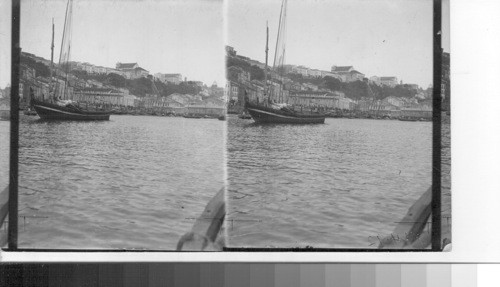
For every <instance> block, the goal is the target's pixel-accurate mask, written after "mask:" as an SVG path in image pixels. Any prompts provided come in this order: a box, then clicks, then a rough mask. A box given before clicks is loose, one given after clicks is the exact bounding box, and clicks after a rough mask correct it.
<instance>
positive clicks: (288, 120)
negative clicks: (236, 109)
mask: <svg viewBox="0 0 500 287" xmlns="http://www.w3.org/2000/svg"><path fill="white" fill-rule="evenodd" d="M246 108H247V110H248V113H249V114H250V116H252V119H253V120H254V121H255V122H256V123H260V124H324V123H325V116H323V115H302V114H300V113H292V112H286V111H278V110H275V109H272V108H266V107H258V106H255V105H251V104H248V105H247V107H246Z"/></svg>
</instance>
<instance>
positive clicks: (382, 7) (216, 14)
mask: <svg viewBox="0 0 500 287" xmlns="http://www.w3.org/2000/svg"><path fill="white" fill-rule="evenodd" d="M21 3H22V10H21V45H22V48H23V51H27V52H32V53H35V54H37V55H40V56H42V57H44V58H46V59H50V39H51V23H52V17H54V22H55V24H56V31H55V45H56V47H55V53H54V57H55V60H56V61H57V59H58V57H59V48H60V44H61V37H62V28H63V23H64V13H65V6H66V0H22V1H21ZM449 3H450V1H449V0H443V40H442V41H443V48H444V50H445V51H446V52H450V39H449V35H450V31H449V29H450V26H449V18H450V10H449V5H450V4H449ZM74 5H75V6H74V13H73V14H74V15H73V23H74V31H73V49H72V59H73V60H77V61H86V62H90V63H93V64H96V65H102V66H109V67H114V66H115V64H116V62H118V61H121V62H138V63H139V65H141V66H142V67H144V68H145V69H147V70H148V71H150V72H152V73H156V72H163V73H182V74H183V76H187V77H188V79H192V80H201V81H203V82H205V83H207V84H211V83H212V82H213V81H214V80H215V81H217V83H219V85H222V83H223V82H224V71H223V65H224V58H223V57H224V54H223V53H224V51H223V48H222V46H223V43H224V28H223V27H224V26H223V21H224V20H223V18H224V16H223V15H224V12H225V13H226V15H227V18H226V20H225V21H224V22H226V23H225V24H226V29H227V30H226V31H227V32H226V33H225V34H226V40H225V42H226V43H227V44H228V45H232V46H234V47H235V48H236V49H237V51H238V52H239V53H240V54H242V55H245V56H249V57H251V58H254V59H257V60H260V61H264V46H265V25H266V21H269V29H270V42H269V43H270V49H269V50H270V51H269V52H270V57H269V62H272V59H273V58H272V57H273V55H274V49H273V48H274V44H275V41H276V30H277V25H278V19H279V11H280V5H281V0H226V4H225V6H226V7H225V9H224V8H223V4H222V0H214V1H210V0H184V1H182V0H174V1H168V0H163V1H160V0H137V1H135V0H127V1H115V0H76V1H75V4H74ZM10 10H11V5H10V1H0V88H4V87H5V86H6V85H7V84H8V83H10V41H11V38H10V21H11V17H10ZM431 11H432V1H431V0H342V1H340V0H289V4H288V21H289V22H288V23H289V24H288V36H287V39H288V45H287V62H288V63H290V64H302V65H306V66H309V67H311V68H318V69H324V70H330V68H331V66H332V65H334V64H336V65H353V66H354V67H355V68H356V69H358V70H359V71H361V72H363V73H365V74H366V75H367V76H373V75H378V76H392V75H394V76H397V77H398V78H400V79H403V81H404V82H407V83H417V84H419V85H420V86H423V87H427V85H428V84H430V83H431V82H432V74H431V67H432V62H431V61H432V60H431V58H432V55H431V47H432V39H431V36H430V34H429V33H431V29H432V18H431V17H432V13H431Z"/></svg>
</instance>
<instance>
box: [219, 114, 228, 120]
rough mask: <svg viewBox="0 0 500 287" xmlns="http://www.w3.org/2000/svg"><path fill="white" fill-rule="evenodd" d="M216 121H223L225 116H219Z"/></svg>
mask: <svg viewBox="0 0 500 287" xmlns="http://www.w3.org/2000/svg"><path fill="white" fill-rule="evenodd" d="M218 119H219V121H225V120H226V115H222V116H219V117H218Z"/></svg>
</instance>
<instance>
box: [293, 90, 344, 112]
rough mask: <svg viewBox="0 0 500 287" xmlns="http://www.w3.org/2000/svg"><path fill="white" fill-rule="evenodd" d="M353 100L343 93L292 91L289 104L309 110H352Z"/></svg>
mask: <svg viewBox="0 0 500 287" xmlns="http://www.w3.org/2000/svg"><path fill="white" fill-rule="evenodd" d="M352 102H353V100H351V99H349V98H346V97H345V95H344V93H342V92H338V91H335V92H314V91H292V92H290V95H289V98H288V104H290V105H294V106H302V107H308V108H327V109H345V110H349V109H351V103H352Z"/></svg>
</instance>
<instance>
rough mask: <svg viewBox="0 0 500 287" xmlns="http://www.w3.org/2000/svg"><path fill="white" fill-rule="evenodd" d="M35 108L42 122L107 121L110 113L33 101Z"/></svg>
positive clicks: (62, 103)
mask: <svg viewBox="0 0 500 287" xmlns="http://www.w3.org/2000/svg"><path fill="white" fill-rule="evenodd" d="M33 107H34V108H35V111H36V112H37V114H38V116H39V117H40V118H41V119H42V120H72V121H107V120H109V116H110V115H111V113H110V112H109V111H89V110H84V109H82V108H80V107H78V106H77V105H74V104H72V103H66V104H65V103H64V102H55V103H49V102H45V101H39V100H36V99H33Z"/></svg>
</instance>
